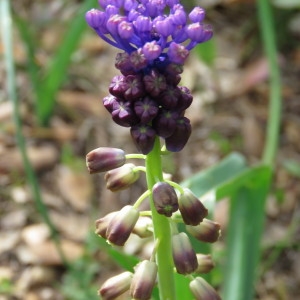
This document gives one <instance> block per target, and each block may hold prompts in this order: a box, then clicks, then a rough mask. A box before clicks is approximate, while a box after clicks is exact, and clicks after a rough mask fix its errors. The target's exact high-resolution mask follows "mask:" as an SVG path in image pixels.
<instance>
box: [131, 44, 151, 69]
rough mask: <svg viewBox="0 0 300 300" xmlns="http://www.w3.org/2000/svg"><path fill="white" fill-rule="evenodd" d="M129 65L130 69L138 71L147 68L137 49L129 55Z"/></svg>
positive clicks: (142, 55)
mask: <svg viewBox="0 0 300 300" xmlns="http://www.w3.org/2000/svg"><path fill="white" fill-rule="evenodd" d="M129 59H130V63H131V65H132V67H133V68H134V69H135V70H136V71H139V70H141V69H143V68H145V67H146V66H147V63H148V62H147V59H146V57H145V55H144V53H143V52H142V49H138V50H137V51H134V52H132V53H131V54H130V58H129Z"/></svg>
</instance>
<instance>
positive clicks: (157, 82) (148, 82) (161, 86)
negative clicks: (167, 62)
mask: <svg viewBox="0 0 300 300" xmlns="http://www.w3.org/2000/svg"><path fill="white" fill-rule="evenodd" d="M143 81H144V84H145V89H146V91H147V92H148V93H149V94H150V95H151V96H153V97H156V96H158V95H159V94H160V93H161V92H163V91H164V90H165V89H166V88H167V83H166V78H165V76H164V75H162V74H160V73H159V72H158V71H157V70H151V72H150V74H148V75H145V76H144V78H143Z"/></svg>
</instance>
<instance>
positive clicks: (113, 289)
mask: <svg viewBox="0 0 300 300" xmlns="http://www.w3.org/2000/svg"><path fill="white" fill-rule="evenodd" d="M132 276H133V274H132V273H131V272H123V273H121V274H119V275H116V276H114V277H111V278H109V279H107V280H106V281H105V282H104V283H103V285H102V287H101V288H100V290H99V291H98V294H99V295H101V297H102V299H103V300H113V299H115V298H117V297H118V296H120V295H122V294H123V293H125V292H126V291H128V290H129V288H130V283H131V280H132Z"/></svg>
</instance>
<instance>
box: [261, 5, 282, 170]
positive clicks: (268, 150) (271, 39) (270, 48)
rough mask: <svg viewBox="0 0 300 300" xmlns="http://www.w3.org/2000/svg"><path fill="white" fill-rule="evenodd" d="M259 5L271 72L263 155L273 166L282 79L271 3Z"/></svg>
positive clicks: (266, 162)
mask: <svg viewBox="0 0 300 300" xmlns="http://www.w3.org/2000/svg"><path fill="white" fill-rule="evenodd" d="M257 5H258V16H259V21H260V28H261V33H262V42H263V45H264V49H265V54H266V57H267V60H268V66H269V70H270V105H269V116H268V120H269V121H268V125H267V137H266V144H265V149H264V154H263V162H264V163H265V164H267V165H269V166H272V165H273V164H274V160H275V156H276V151H277V147H278V139H279V129H280V119H281V79H280V70H279V65H278V56H277V50H276V41H275V32H274V22H273V16H272V11H271V7H270V1H266V0H257Z"/></svg>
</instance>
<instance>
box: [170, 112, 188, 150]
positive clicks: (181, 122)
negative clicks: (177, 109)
mask: <svg viewBox="0 0 300 300" xmlns="http://www.w3.org/2000/svg"><path fill="white" fill-rule="evenodd" d="M191 133H192V127H191V123H190V120H189V119H188V118H185V117H183V118H180V119H178V120H177V122H176V127H175V131H174V132H173V134H172V135H171V136H169V137H167V138H166V148H167V149H168V150H169V151H171V152H179V151H181V150H182V149H183V147H184V146H185V144H186V143H187V141H188V139H189V137H190V135H191Z"/></svg>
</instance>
